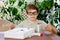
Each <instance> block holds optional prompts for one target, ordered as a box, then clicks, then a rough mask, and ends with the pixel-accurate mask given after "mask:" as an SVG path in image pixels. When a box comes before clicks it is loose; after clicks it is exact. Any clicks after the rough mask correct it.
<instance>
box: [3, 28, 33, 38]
mask: <svg viewBox="0 0 60 40" xmlns="http://www.w3.org/2000/svg"><path fill="white" fill-rule="evenodd" d="M21 30H22V31H21ZM33 33H34V29H33V28H30V29H28V28H15V29H13V30H9V31H6V32H4V34H5V37H6V38H17V39H24V38H26V37H31V36H33Z"/></svg>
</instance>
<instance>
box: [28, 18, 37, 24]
mask: <svg viewBox="0 0 60 40" xmlns="http://www.w3.org/2000/svg"><path fill="white" fill-rule="evenodd" d="M36 21H37V19H35V20H29V22H30V23H34V22H36Z"/></svg>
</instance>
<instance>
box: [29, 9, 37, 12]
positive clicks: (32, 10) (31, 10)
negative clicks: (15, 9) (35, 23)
mask: <svg viewBox="0 0 60 40" xmlns="http://www.w3.org/2000/svg"><path fill="white" fill-rule="evenodd" d="M36 11H37V10H34V9H30V10H28V12H36Z"/></svg>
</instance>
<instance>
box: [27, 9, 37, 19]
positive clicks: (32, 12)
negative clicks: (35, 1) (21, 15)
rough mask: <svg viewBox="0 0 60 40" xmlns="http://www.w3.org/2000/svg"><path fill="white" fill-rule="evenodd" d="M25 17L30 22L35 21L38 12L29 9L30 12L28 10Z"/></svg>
mask: <svg viewBox="0 0 60 40" xmlns="http://www.w3.org/2000/svg"><path fill="white" fill-rule="evenodd" d="M27 16H28V18H29V19H30V20H36V18H37V16H38V12H37V10H34V9H30V10H28V14H27Z"/></svg>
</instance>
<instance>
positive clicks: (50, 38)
mask: <svg viewBox="0 0 60 40" xmlns="http://www.w3.org/2000/svg"><path fill="white" fill-rule="evenodd" d="M5 40H60V37H59V36H58V35H46V34H44V35H43V36H42V37H40V36H36V35H35V36H32V37H30V38H25V39H12V38H5Z"/></svg>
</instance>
